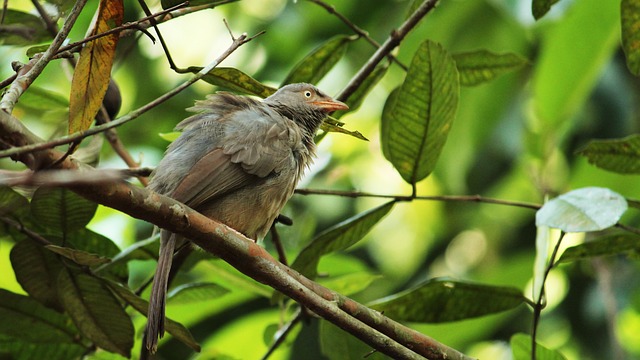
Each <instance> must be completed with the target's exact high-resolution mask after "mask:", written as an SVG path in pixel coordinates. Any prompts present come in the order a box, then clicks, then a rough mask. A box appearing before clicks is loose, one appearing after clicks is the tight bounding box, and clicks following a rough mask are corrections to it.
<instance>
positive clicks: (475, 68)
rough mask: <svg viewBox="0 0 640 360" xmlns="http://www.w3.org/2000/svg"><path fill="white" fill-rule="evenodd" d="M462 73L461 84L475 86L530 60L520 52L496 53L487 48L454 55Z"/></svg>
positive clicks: (517, 67)
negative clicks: (519, 53)
mask: <svg viewBox="0 0 640 360" xmlns="http://www.w3.org/2000/svg"><path fill="white" fill-rule="evenodd" d="M452 57H453V60H455V62H456V67H457V68H458V73H459V74H460V85H463V86H475V85H479V84H482V83H485V82H488V81H491V80H493V79H495V78H497V77H498V76H500V75H502V74H504V73H507V72H509V71H514V70H518V69H520V68H522V67H523V66H525V65H526V64H527V63H528V61H527V59H525V58H523V57H522V56H520V55H518V54H513V53H506V54H496V53H492V52H490V51H487V50H478V51H471V52H464V53H458V54H453V55H452Z"/></svg>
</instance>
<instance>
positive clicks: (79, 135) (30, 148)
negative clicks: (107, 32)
mask: <svg viewBox="0 0 640 360" xmlns="http://www.w3.org/2000/svg"><path fill="white" fill-rule="evenodd" d="M262 34H263V32H260V33H258V34H256V35H254V36H251V37H248V36H247V34H242V35H240V36H239V37H238V38H233V43H232V44H231V46H229V48H228V49H227V50H225V51H224V52H223V53H222V54H221V55H220V56H219V57H218V58H217V59H216V60H215V61H213V62H212V63H210V64H209V65H207V66H206V67H204V68H203V69H202V70H200V72H198V73H197V74H195V75H193V76H192V77H191V78H190V79H189V80H187V81H185V82H184V83H182V84H180V85H179V86H177V87H176V88H174V89H172V90H171V91H169V92H167V93H165V94H163V95H161V96H160V97H158V98H156V99H155V100H153V101H151V102H149V103H147V104H146V105H144V106H142V107H140V108H138V109H136V110H133V111H131V112H130V113H128V114H127V115H125V116H122V117H120V118H118V119H116V120H113V121H111V122H108V123H106V124H103V125H98V126H95V127H92V128H89V129H87V130H84V131H79V132H76V133H73V134H70V135H66V136H62V137H60V138H58V139H54V140H51V141H47V142H42V143H38V144H31V145H26V146H21V147H14V148H11V149H7V150H4V151H0V158H3V157H9V156H15V155H19V154H25V153H30V152H34V151H39V150H44V149H51V148H54V147H56V146H58V145H63V144H69V143H72V142H75V141H77V140H80V139H83V138H85V137H87V136H91V135H94V134H98V133H101V132H103V131H106V130H108V129H111V128H114V127H117V126H120V125H122V124H125V123H127V122H129V121H131V120H134V119H136V118H138V117H139V116H140V115H142V114H144V113H146V112H147V111H149V110H151V109H153V108H154V107H156V106H158V105H160V104H162V103H163V102H165V101H167V100H169V99H170V98H172V97H173V96H175V95H176V94H178V93H180V92H181V91H182V90H184V89H186V88H188V87H189V86H191V85H192V84H193V83H195V82H196V81H198V80H200V79H202V78H203V77H204V76H205V75H207V73H209V71H211V70H212V69H213V68H215V67H216V66H218V64H220V63H221V62H222V61H223V60H224V59H226V58H227V57H228V56H229V55H230V54H231V53H233V52H234V51H235V50H236V49H237V48H239V47H240V46H242V45H244V44H246V43H247V42H249V41H251V40H253V39H255V38H256V37H257V36H259V35H262Z"/></svg>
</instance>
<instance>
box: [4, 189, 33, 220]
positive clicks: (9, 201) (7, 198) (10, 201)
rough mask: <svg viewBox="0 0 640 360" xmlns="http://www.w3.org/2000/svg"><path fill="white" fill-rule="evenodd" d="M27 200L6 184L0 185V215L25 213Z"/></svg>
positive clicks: (19, 215)
mask: <svg viewBox="0 0 640 360" xmlns="http://www.w3.org/2000/svg"><path fill="white" fill-rule="evenodd" d="M28 209H29V201H28V200H27V198H26V197H24V196H22V195H20V194H19V193H18V192H17V191H15V190H13V189H12V188H10V187H8V186H0V216H6V215H8V214H12V215H14V216H17V217H19V218H20V217H23V216H24V215H26V213H27V212H28Z"/></svg>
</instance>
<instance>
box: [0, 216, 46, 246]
mask: <svg viewBox="0 0 640 360" xmlns="http://www.w3.org/2000/svg"><path fill="white" fill-rule="evenodd" d="M0 222H3V223H5V224H6V225H9V226H11V227H12V228H14V229H16V230H18V232H20V233H22V234H24V235H26V236H27V237H28V238H30V239H32V240H35V241H36V242H38V243H39V244H41V245H45V246H46V245H53V244H52V243H51V242H50V241H49V240H47V239H45V238H44V237H42V236H40V234H38V233H37V232H35V231H32V230H30V229H28V228H26V227H25V226H24V225H23V224H21V223H20V222H18V221H16V220H13V219H10V218H8V217H5V216H0Z"/></svg>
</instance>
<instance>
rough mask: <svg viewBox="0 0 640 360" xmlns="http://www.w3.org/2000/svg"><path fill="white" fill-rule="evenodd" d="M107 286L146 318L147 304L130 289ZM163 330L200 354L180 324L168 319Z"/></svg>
mask: <svg viewBox="0 0 640 360" xmlns="http://www.w3.org/2000/svg"><path fill="white" fill-rule="evenodd" d="M106 284H107V286H109V288H110V289H111V290H112V291H113V292H114V293H115V294H116V295H118V296H119V297H120V298H121V299H122V300H124V301H125V302H127V303H128V304H129V305H131V307H133V308H134V309H136V310H137V311H138V312H139V313H141V314H143V315H145V316H147V311H148V310H149V302H147V301H146V300H143V299H142V298H140V297H139V296H138V295H136V294H134V293H133V291H131V290H130V289H128V288H126V287H124V286H122V285H120V284H118V283H116V282H114V281H110V280H106ZM165 330H166V331H167V332H168V333H169V334H171V335H173V336H174V337H175V338H176V339H178V340H180V341H181V342H182V343H183V344H185V345H187V346H188V347H190V348H191V349H193V350H195V351H197V352H200V345H198V342H197V341H196V340H195V339H194V338H193V335H191V333H190V332H189V330H187V328H185V327H184V326H183V325H182V324H180V323H178V322H175V321H173V320H171V319H169V318H166V319H165Z"/></svg>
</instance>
